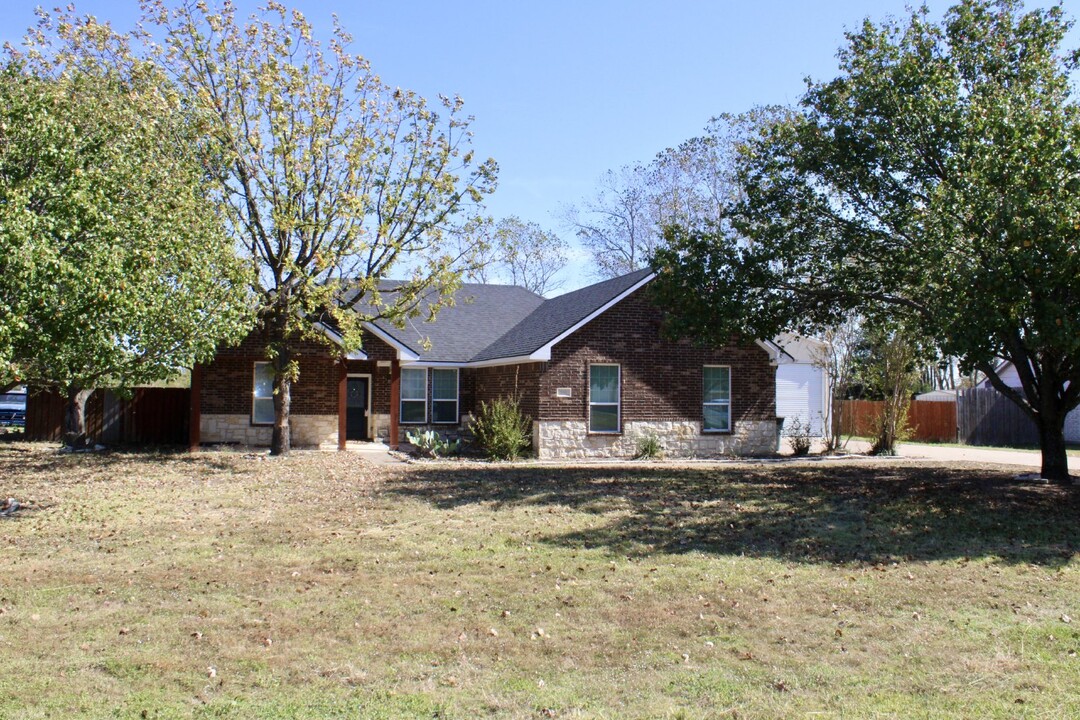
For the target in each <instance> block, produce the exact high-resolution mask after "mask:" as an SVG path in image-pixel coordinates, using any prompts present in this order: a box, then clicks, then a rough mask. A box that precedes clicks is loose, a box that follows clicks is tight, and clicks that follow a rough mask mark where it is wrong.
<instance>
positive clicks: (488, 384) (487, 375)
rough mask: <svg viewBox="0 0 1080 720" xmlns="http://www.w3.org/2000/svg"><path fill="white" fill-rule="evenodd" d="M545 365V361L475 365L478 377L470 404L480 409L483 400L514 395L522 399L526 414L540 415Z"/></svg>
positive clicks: (513, 396) (523, 409)
mask: <svg viewBox="0 0 1080 720" xmlns="http://www.w3.org/2000/svg"><path fill="white" fill-rule="evenodd" d="M545 365H546V363H523V364H519V365H502V366H497V367H483V368H476V369H475V370H473V371H472V373H473V374H474V375H475V378H476V381H475V382H476V395H475V398H474V400H473V402H474V404H473V405H472V406H471V407H473V408H475V410H476V411H479V410H480V403H481V402H491V401H492V400H494V399H496V398H500V397H512V398H518V400H519V401H520V402H521V411H522V412H523V413H524V414H526V415H528V416H529V417H532V418H535V417H537V413H538V412H539V404H538V399H539V398H538V393H539V391H540V390H539V389H540V376H541V374H542V373H543V370H544V367H545Z"/></svg>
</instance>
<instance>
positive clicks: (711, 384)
mask: <svg viewBox="0 0 1080 720" xmlns="http://www.w3.org/2000/svg"><path fill="white" fill-rule="evenodd" d="M701 381H702V382H701V388H702V393H701V395H702V397H701V404H702V424H701V429H702V430H704V431H705V432H731V368H730V367H728V366H726V365H706V366H705V367H703V368H702V369H701Z"/></svg>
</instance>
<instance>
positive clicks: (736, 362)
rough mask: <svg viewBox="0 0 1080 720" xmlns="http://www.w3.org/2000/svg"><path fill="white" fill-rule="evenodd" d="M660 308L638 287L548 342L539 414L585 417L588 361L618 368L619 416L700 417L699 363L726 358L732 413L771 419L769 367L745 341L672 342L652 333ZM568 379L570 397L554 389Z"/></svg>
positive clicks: (655, 418) (544, 417) (772, 402)
mask: <svg viewBox="0 0 1080 720" xmlns="http://www.w3.org/2000/svg"><path fill="white" fill-rule="evenodd" d="M661 317H662V315H661V313H660V311H659V310H658V309H657V308H656V307H655V306H653V305H652V304H651V302H650V301H649V297H648V289H647V288H643V289H642V290H639V291H638V292H636V293H634V294H633V295H631V296H630V297H628V298H626V299H625V300H623V301H622V302H620V303H619V304H617V305H615V306H614V307H613V308H611V309H609V310H608V311H607V312H605V313H603V314H602V315H600V316H599V317H598V318H596V319H595V320H593V321H592V322H590V323H589V324H587V325H586V326H585V327H583V328H581V329H580V330H578V331H577V332H575V333H574V334H573V335H571V336H570V337H568V338H566V339H565V340H563V341H562V342H560V343H558V344H557V345H556V346H555V347H554V348H552V353H551V362H550V363H548V364H547V368H546V371H544V372H543V373H542V375H541V377H540V380H539V413H538V415H536V416H534V417H538V418H539V419H542V420H586V419H587V418H588V387H589V381H588V377H589V375H588V374H589V365H590V363H617V364H619V365H620V366H621V368H622V391H621V395H622V397H621V402H622V418H623V421H624V422H628V421H635V420H646V421H676V420H698V421H700V420H701V414H702V408H701V391H702V385H701V384H702V372H701V368H702V366H703V365H729V366H731V395H732V403H731V405H732V421H733V422H736V423H737V422H742V421H756V420H773V418H774V417H775V416H776V372H775V368H774V367H773V366H771V365H770V364H769V356H768V353H766V352H765V351H764V350H762V349H761V348H760V347H758V346H757V345H754V344H753V343H751V344H747V345H730V346H726V347H722V348H700V347H696V346H694V345H693V344H691V343H689V342H677V343H673V342H671V341H669V340H667V339H665V338H664V337H662V335H661V333H660V325H661ZM559 387H569V388H571V390H572V392H573V397H571V398H557V397H555V390H556V388H559Z"/></svg>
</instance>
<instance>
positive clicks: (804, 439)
mask: <svg viewBox="0 0 1080 720" xmlns="http://www.w3.org/2000/svg"><path fill="white" fill-rule="evenodd" d="M784 437H786V438H787V441H788V445H790V446H791V453H792V455H795V456H800V455H809V454H810V448H811V447H813V445H814V437H813V436H812V435H811V434H810V422H809V421H807V422H805V423H804V422H803V421H802V420H800V419H799V418H797V417H793V418H791V419H790V420H788V421H787V422H785V423H784Z"/></svg>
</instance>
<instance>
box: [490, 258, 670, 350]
mask: <svg viewBox="0 0 1080 720" xmlns="http://www.w3.org/2000/svg"><path fill="white" fill-rule="evenodd" d="M651 273H652V270H651V269H649V268H646V269H644V270H638V271H637V272H632V273H630V274H628V275H622V276H620V277H617V278H612V279H611V280H605V281H604V282H599V283H596V284H595V285H589V286H588V287H583V288H581V289H580V290H575V291H573V292H568V293H566V294H565V295H560V296H558V297H555V298H552V299H550V300H546V301H544V304H543V305H541V306H540V307H538V308H536V309H535V310H534V311H533V312H532V314H530V315H529V316H528V317H527V318H525V319H524V320H522V321H521V322H520V323H518V324H517V325H516V326H515V327H514V328H512V329H511V330H510V331H509V332H507V333H506V334H505V335H503V336H502V337H500V338H499V339H498V340H496V341H495V342H493V343H491V345H489V346H488V347H487V348H485V349H484V350H483V351H482V352H480V353H478V354H477V355H475V356H474V357H473V358H472V359H473V360H474V361H475V360H494V359H496V358H510V357H518V356H521V355H528V354H530V353H532V352H534V351H536V350H539V349H540V348H542V347H543V346H544V345H547V344H548V343H549V342H551V341H552V340H554V339H555V338H557V337H559V336H560V335H562V334H563V333H564V332H566V331H567V330H569V329H570V328H572V327H574V326H575V325H577V324H578V323H579V322H581V321H582V320H584V319H585V318H587V317H588V316H589V315H591V314H592V313H594V312H595V311H597V310H599V309H600V308H602V307H603V306H604V305H607V304H608V303H609V302H611V301H612V300H614V299H615V298H617V297H619V295H622V294H623V293H624V292H626V291H627V290H629V289H630V288H632V287H633V286H634V285H636V284H637V283H639V282H641V281H642V280H644V279H645V278H647V277H648V276H649V275H650V274H651Z"/></svg>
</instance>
